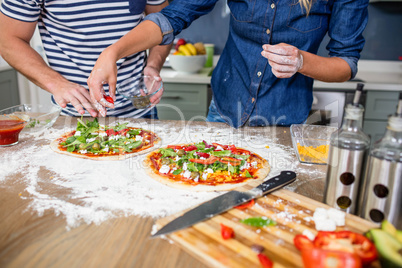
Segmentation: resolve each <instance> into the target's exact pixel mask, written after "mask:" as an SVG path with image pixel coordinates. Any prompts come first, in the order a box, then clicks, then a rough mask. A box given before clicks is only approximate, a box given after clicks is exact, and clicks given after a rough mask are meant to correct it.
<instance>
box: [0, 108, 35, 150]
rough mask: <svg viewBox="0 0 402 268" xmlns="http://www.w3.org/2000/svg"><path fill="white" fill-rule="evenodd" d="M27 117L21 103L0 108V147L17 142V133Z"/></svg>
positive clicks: (26, 121) (25, 122)
mask: <svg viewBox="0 0 402 268" xmlns="http://www.w3.org/2000/svg"><path fill="white" fill-rule="evenodd" d="M29 119H30V117H29V115H27V114H26V112H25V108H24V106H22V105H17V106H13V107H10V108H7V109H3V110H0V147H3V146H11V145H15V144H17V143H18V139H19V134H20V132H21V131H22V129H23V128H24V127H25V125H26V124H27V123H28V121H29Z"/></svg>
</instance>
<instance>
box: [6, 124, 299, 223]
mask: <svg viewBox="0 0 402 268" xmlns="http://www.w3.org/2000/svg"><path fill="white" fill-rule="evenodd" d="M130 126H135V127H142V128H145V129H149V130H151V131H154V132H155V133H157V135H159V136H160V137H161V139H162V144H161V146H166V145H168V144H177V143H189V142H199V141H202V140H205V141H208V142H218V143H223V144H235V145H236V146H238V147H243V148H247V149H249V150H251V151H253V152H255V153H257V154H259V155H260V156H262V157H263V158H265V159H267V160H268V162H269V164H270V165H271V173H270V174H269V177H272V176H274V175H278V174H279V172H280V171H281V170H284V169H293V170H294V168H295V167H296V164H295V163H294V161H295V160H294V155H293V152H292V149H291V148H290V147H287V146H283V145H278V144H276V140H275V138H273V137H274V136H273V137H271V136H272V135H269V133H267V135H255V134H254V133H247V132H245V131H240V130H236V129H232V128H229V127H228V128H219V129H218V128H213V127H208V126H204V127H200V126H191V124H188V125H186V126H185V127H177V123H176V124H173V123H172V125H169V123H164V124H163V125H162V124H146V123H141V125H139V124H133V123H130ZM74 127H75V126H71V127H70V128H68V127H67V128H66V127H65V128H64V129H50V130H47V131H46V132H42V133H37V134H34V135H33V134H29V133H24V134H22V136H21V138H23V139H25V140H28V138H29V142H28V141H26V142H23V144H22V145H23V146H21V150H18V151H15V152H13V153H12V154H4V155H5V156H4V157H2V158H3V159H2V161H1V163H0V167H1V168H0V187H3V184H4V183H6V182H7V183H8V185H10V179H11V178H12V177H13V176H14V175H15V174H20V175H18V177H21V179H20V180H19V183H21V182H22V183H23V184H24V187H25V190H24V191H23V192H22V193H21V198H25V199H28V200H29V201H30V203H29V207H28V212H32V213H36V214H38V215H39V216H41V215H43V213H44V212H45V211H53V212H54V213H55V214H57V215H62V216H63V217H65V219H66V227H67V229H70V228H74V227H77V226H79V225H80V224H84V223H85V224H100V223H102V222H104V221H105V220H108V219H111V218H116V217H124V216H130V215H138V216H144V217H145V216H150V217H154V218H158V217H164V216H167V215H171V214H174V213H177V212H179V211H182V210H184V209H187V208H189V207H192V206H195V205H198V204H200V203H202V202H204V201H207V200H209V199H211V198H213V197H216V196H217V195H219V194H221V192H191V191H186V190H179V189H173V188H170V187H168V186H165V185H163V184H161V183H159V182H157V181H155V180H153V179H152V178H150V177H148V176H147V175H146V173H145V171H144V169H143V160H144V158H145V155H140V156H137V157H133V158H129V159H126V160H122V161H93V160H87V159H80V158H75V157H71V156H66V155H62V154H57V153H55V152H53V151H52V150H51V148H50V146H49V144H50V142H51V141H52V140H54V139H55V138H57V137H59V136H60V135H61V134H63V133H64V132H66V131H70V130H73V129H74ZM20 145H21V144H20Z"/></svg>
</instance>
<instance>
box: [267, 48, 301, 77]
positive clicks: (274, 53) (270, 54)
mask: <svg viewBox="0 0 402 268" xmlns="http://www.w3.org/2000/svg"><path fill="white" fill-rule="evenodd" d="M262 48H263V51H262V52H261V55H262V56H263V57H265V58H267V59H268V63H269V65H271V67H272V73H273V74H274V75H275V76H276V77H278V78H289V77H292V76H293V75H294V74H295V73H297V72H298V71H299V70H300V69H301V68H302V67H303V55H302V54H301V53H300V50H299V49H298V48H297V47H294V46H291V45H288V44H285V43H281V44H278V45H263V47H262Z"/></svg>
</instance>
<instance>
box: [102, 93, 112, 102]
mask: <svg viewBox="0 0 402 268" xmlns="http://www.w3.org/2000/svg"><path fill="white" fill-rule="evenodd" d="M103 98H104V99H105V100H106V101H107V102H109V103H114V100H113V98H112V97H110V96H107V95H105V94H103Z"/></svg>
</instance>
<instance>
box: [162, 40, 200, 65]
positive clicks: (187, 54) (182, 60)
mask: <svg viewBox="0 0 402 268" xmlns="http://www.w3.org/2000/svg"><path fill="white" fill-rule="evenodd" d="M206 60H207V56H206V52H205V47H204V44H203V43H201V42H199V43H195V44H192V43H187V42H186V41H185V40H184V39H179V41H178V42H177V44H176V46H175V52H174V53H172V54H170V55H169V63H170V65H171V66H172V69H173V70H175V71H176V72H180V73H197V72H198V71H200V70H201V69H202V68H203V67H204V65H205V62H206Z"/></svg>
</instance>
